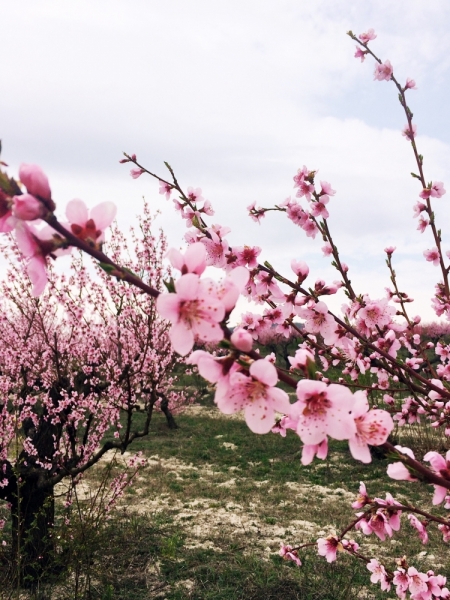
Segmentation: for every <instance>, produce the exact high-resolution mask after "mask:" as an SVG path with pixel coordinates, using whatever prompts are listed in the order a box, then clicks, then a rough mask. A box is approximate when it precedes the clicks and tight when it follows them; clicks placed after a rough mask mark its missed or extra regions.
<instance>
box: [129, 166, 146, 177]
mask: <svg viewBox="0 0 450 600" xmlns="http://www.w3.org/2000/svg"><path fill="white" fill-rule="evenodd" d="M142 173H145V171H144V169H139V168H137V169H131V171H130V175H131V177H132V178H133V179H137V178H138V177H140V176H141V175H142Z"/></svg>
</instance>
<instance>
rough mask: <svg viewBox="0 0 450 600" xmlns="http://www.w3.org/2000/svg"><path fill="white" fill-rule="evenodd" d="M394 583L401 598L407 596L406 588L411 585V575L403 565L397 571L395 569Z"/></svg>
mask: <svg viewBox="0 0 450 600" xmlns="http://www.w3.org/2000/svg"><path fill="white" fill-rule="evenodd" d="M392 583H393V584H394V585H395V586H396V590H395V591H396V592H397V596H398V597H399V598H406V594H405V592H406V590H407V589H408V587H409V577H408V575H407V573H406V571H405V569H403V568H402V567H400V568H399V569H398V570H397V571H394V579H393V580H392Z"/></svg>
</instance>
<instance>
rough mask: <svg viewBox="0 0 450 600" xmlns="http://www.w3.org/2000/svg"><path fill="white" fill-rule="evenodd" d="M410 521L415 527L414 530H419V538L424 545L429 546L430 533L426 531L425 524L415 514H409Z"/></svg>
mask: <svg viewBox="0 0 450 600" xmlns="http://www.w3.org/2000/svg"><path fill="white" fill-rule="evenodd" d="M408 519H409V522H410V523H411V525H412V526H413V527H414V529H417V531H418V532H419V537H420V539H421V541H422V544H427V543H428V532H427V530H426V527H425V525H424V523H422V521H419V519H418V518H417V517H416V516H415V515H413V514H409V515H408Z"/></svg>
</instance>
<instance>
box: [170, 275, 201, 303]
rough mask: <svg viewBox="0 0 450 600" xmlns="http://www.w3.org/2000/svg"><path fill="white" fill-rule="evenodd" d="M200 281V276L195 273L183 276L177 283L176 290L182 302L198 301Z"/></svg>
mask: <svg viewBox="0 0 450 600" xmlns="http://www.w3.org/2000/svg"><path fill="white" fill-rule="evenodd" d="M199 286H200V279H199V277H198V275H195V274H194V273H187V274H186V275H182V276H181V277H180V278H179V279H177V281H176V282H175V289H176V291H177V296H179V297H180V300H182V301H188V300H196V299H197V298H198V294H199Z"/></svg>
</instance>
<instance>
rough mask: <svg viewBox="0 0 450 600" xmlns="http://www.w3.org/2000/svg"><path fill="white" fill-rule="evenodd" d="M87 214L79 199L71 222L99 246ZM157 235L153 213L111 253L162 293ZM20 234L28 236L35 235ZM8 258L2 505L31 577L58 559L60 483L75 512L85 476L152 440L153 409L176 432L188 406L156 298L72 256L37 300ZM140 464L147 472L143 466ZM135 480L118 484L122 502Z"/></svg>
mask: <svg viewBox="0 0 450 600" xmlns="http://www.w3.org/2000/svg"><path fill="white" fill-rule="evenodd" d="M76 211H78V212H77V214H75V212H76ZM83 213H84V214H85V213H86V208H85V206H84V205H83V204H82V203H81V202H80V201H76V203H75V204H74V203H72V204H69V207H68V216H69V215H70V216H73V218H74V219H77V221H76V222H77V223H81V225H80V227H81V228H82V229H81V231H80V230H78V229H77V228H76V227H73V229H75V230H77V232H78V234H79V235H81V236H83V237H84V239H90V238H89V237H88V236H89V235H91V232H92V231H94V229H90V223H89V219H88V220H87V224H86V222H84V217H83ZM92 213H94V211H91V214H92ZM94 214H95V213H94ZM152 228H153V219H152V217H151V215H150V213H149V211H148V210H147V208H145V210H144V214H143V216H142V217H141V219H140V223H139V231H135V232H133V233H132V239H131V241H130V242H127V239H126V238H125V236H124V235H123V234H122V233H121V232H120V231H118V230H117V229H114V230H113V233H112V236H111V240H110V242H109V246H108V247H109V251H110V253H111V256H113V257H114V259H115V260H118V261H120V262H121V263H122V264H123V265H127V268H129V269H131V268H136V269H139V270H138V272H139V276H140V278H141V279H142V280H143V281H144V280H145V281H151V282H152V284H153V285H154V286H155V289H161V286H162V280H163V278H165V277H167V276H168V272H167V270H165V269H163V265H162V257H163V255H164V254H165V252H166V250H167V248H166V241H165V238H164V235H163V233H162V232H160V233H159V234H157V235H155V234H154V233H153V232H152ZM18 231H19V233H18V238H17V239H18V240H21V239H22V238H21V237H20V236H21V235H22V234H24V233H26V231H27V230H26V228H23V229H22V230H20V229H19V230H18ZM92 235H95V233H94V234H92ZM97 237H99V236H97ZM97 243H98V242H97ZM129 246H130V247H129ZM4 253H5V254H6V255H7V258H8V260H9V263H10V266H9V270H8V274H7V279H6V281H5V282H4V283H3V284H2V286H1V300H0V303H1V310H0V322H1V326H0V348H1V350H0V385H1V391H2V396H1V398H2V399H1V401H0V466H1V472H0V499H3V500H6V501H7V502H9V503H10V506H11V516H12V525H13V555H14V556H15V557H16V563H17V568H18V570H19V573H20V575H21V577H22V578H24V580H26V578H27V576H28V577H29V578H31V579H33V578H34V579H35V578H37V577H39V576H40V575H41V574H42V573H43V572H44V571H45V568H46V567H47V566H49V565H50V564H51V561H52V559H53V557H52V548H53V540H52V525H53V522H54V489H55V486H56V485H57V484H58V483H59V482H60V481H62V480H63V479H65V480H67V481H68V484H69V485H68V492H67V493H68V496H67V499H66V504H67V506H69V505H70V503H71V497H72V492H73V487H74V486H76V484H77V483H78V482H79V481H80V478H81V477H82V475H83V473H84V472H85V471H87V470H88V469H89V468H91V467H92V466H93V465H95V464H96V463H98V461H99V460H100V459H101V458H102V456H104V455H105V453H106V452H108V451H109V450H112V449H117V450H119V451H120V452H124V451H125V450H126V449H127V448H128V447H129V446H130V444H131V443H132V442H133V440H135V439H136V438H140V437H143V436H146V435H148V433H149V429H150V423H151V419H152V414H153V410H154V408H155V407H158V406H161V404H162V405H163V406H162V408H164V410H165V412H166V415H167V416H168V418H169V422H170V424H173V423H174V421H173V416H172V414H171V412H170V408H172V409H176V408H180V407H181V406H182V405H183V404H185V402H186V400H187V398H186V394H185V393H184V392H177V391H174V388H173V386H174V383H175V381H176V376H175V375H174V374H173V370H174V368H175V366H176V365H177V363H179V362H180V360H181V359H180V358H179V357H177V355H176V354H175V353H174V351H173V350H172V348H171V344H170V341H169V337H168V323H167V322H166V321H164V320H163V319H161V317H160V316H159V315H158V314H157V313H156V309H155V302H154V300H153V298H152V297H151V296H148V295H147V294H142V293H140V291H139V290H138V289H137V288H132V287H130V286H128V285H124V284H122V283H120V282H119V283H115V282H113V281H112V279H111V278H110V277H109V275H107V274H106V273H105V271H104V270H102V269H100V268H97V272H95V270H93V269H92V266H91V268H89V265H86V264H84V262H83V260H82V257H81V256H74V257H73V259H72V265H71V269H70V271H69V272H68V274H66V275H61V276H58V275H56V273H55V272H53V271H51V272H50V273H48V274H46V275H45V277H46V279H47V276H48V278H49V283H48V285H47V289H46V291H45V292H43V293H42V294H41V295H40V296H39V297H36V296H33V295H32V293H31V285H30V281H29V279H28V276H27V274H26V272H25V264H24V263H23V261H21V256H20V253H19V252H18V250H17V248H16V249H15V250H14V249H9V250H8V248H4ZM137 261H138V263H139V265H141V267H139V265H138V264H137ZM31 265H33V263H32V262H31ZM28 268H29V269H30V268H33V266H31V267H30V265H28ZM34 285H35V286H36V285H38V286H39V285H40V280H39V278H38V279H35V280H34ZM138 409H139V411H140V413H139V414H140V417H139V419H138V420H137V419H136V415H137V411H138ZM131 462H132V465H131V466H139V464H140V463H141V462H142V459H136V458H132V459H131ZM128 483H129V479H127V478H126V477H125V478H121V479H120V481H113V483H112V484H111V485H112V487H111V494H112V497H113V500H114V501H115V500H117V497H118V495H119V494H120V493H121V491H122V490H123V488H124V487H125V486H126V485H127V484H128Z"/></svg>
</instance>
